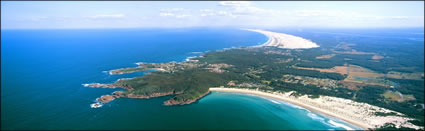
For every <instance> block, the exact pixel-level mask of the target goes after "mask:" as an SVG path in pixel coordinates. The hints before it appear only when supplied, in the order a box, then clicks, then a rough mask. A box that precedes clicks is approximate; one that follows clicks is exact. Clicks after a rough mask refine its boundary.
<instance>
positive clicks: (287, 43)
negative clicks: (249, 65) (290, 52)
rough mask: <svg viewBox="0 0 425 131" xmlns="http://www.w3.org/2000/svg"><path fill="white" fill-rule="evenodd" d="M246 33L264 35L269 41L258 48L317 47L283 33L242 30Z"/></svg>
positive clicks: (312, 43)
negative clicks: (246, 31) (251, 32)
mask: <svg viewBox="0 0 425 131" xmlns="http://www.w3.org/2000/svg"><path fill="white" fill-rule="evenodd" d="M243 30H248V31H254V32H258V33H261V34H264V35H266V36H267V37H268V38H269V40H268V41H267V42H266V43H264V44H262V45H260V46H274V47H278V48H286V49H308V48H317V47H319V45H317V44H316V43H314V42H312V41H311V40H307V39H304V38H301V37H298V36H293V35H288V34H284V33H277V32H271V31H264V30H259V29H243Z"/></svg>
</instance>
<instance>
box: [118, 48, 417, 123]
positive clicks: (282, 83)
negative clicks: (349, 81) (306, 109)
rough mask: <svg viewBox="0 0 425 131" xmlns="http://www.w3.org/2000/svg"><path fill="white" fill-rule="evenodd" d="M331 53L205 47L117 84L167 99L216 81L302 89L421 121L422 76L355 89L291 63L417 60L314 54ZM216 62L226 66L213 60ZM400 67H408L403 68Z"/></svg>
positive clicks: (373, 65)
mask: <svg viewBox="0 0 425 131" xmlns="http://www.w3.org/2000/svg"><path fill="white" fill-rule="evenodd" d="M330 53H333V52H332V51H331V50H323V49H321V48H317V49H304V50H289V49H279V48H273V47H261V48H251V47H249V48H237V49H230V50H224V51H211V52H208V53H205V54H204V55H203V57H198V58H195V59H193V60H195V61H197V62H182V63H173V64H167V63H165V64H162V65H161V66H158V65H155V64H150V65H149V66H150V67H149V68H161V69H164V70H165V71H159V72H153V73H152V74H150V75H146V76H142V77H137V78H134V79H131V80H124V81H120V82H118V83H116V84H117V85H120V86H122V87H129V88H132V89H133V90H128V91H126V92H124V94H134V95H148V96H149V95H152V94H154V93H171V94H174V95H175V96H174V97H173V98H171V100H174V101H179V102H183V101H190V100H195V99H197V98H199V97H200V96H201V95H202V94H204V93H206V92H207V91H208V88H210V87H218V86H225V87H236V88H252V89H256V88H260V89H261V90H269V91H285V92H287V91H296V93H294V94H292V95H294V96H300V95H303V94H307V95H309V97H310V98H318V96H319V95H325V96H334V97H340V98H345V99H351V100H354V101H357V102H365V103H369V104H372V105H376V106H379V107H384V108H387V109H390V110H394V111H397V112H401V113H403V114H405V115H407V116H408V117H411V118H415V119H416V120H415V121H412V122H413V123H415V124H416V125H420V126H423V125H424V124H423V123H424V117H423V115H424V109H423V107H422V106H421V104H423V103H424V94H423V92H424V80H423V79H422V80H406V79H392V78H386V77H380V78H379V79H381V81H383V82H384V83H385V84H386V85H388V84H391V85H392V84H393V83H395V84H397V86H395V88H390V87H388V86H386V87H384V86H381V85H370V84H369V85H368V84H364V83H361V84H355V85H356V88H355V89H352V88H350V89H349V88H345V87H346V86H343V83H341V81H343V80H344V79H345V78H346V75H341V74H339V73H331V72H319V71H316V70H304V69H297V68H295V66H298V67H314V68H332V67H334V66H343V65H344V64H345V63H348V64H354V65H359V66H361V67H364V68H367V69H369V70H373V71H376V72H381V73H386V72H388V71H395V70H397V71H401V69H403V68H401V67H418V64H412V65H409V64H401V63H394V62H392V59H396V58H394V56H393V58H391V59H387V58H383V59H380V62H373V61H371V57H372V56H373V55H371V54H338V53H337V54H336V55H335V56H334V57H331V58H327V59H316V57H317V56H322V55H326V54H330ZM387 53H388V52H387ZM347 58H348V59H347ZM219 64H223V65H226V66H217V65H219ZM212 65H216V66H215V67H214V66H212ZM419 66H420V65H419ZM189 67H190V68H189ZM418 68H419V67H418ZM406 69H407V68H406ZM412 69H414V70H411V69H410V68H409V70H410V71H421V70H420V69H417V68H412ZM403 71H404V72H408V70H403ZM288 75H290V76H293V77H294V78H295V77H297V79H292V78H291V79H288V78H285V77H284V76H288ZM323 82H325V84H323ZM330 82H331V84H330ZM366 82H367V81H366ZM310 83H316V84H310ZM317 83H320V84H317ZM329 85H332V86H329ZM388 90H390V91H391V92H400V93H402V94H409V95H410V94H411V95H412V96H413V97H414V98H416V99H409V100H405V101H392V100H388V98H385V96H387V97H389V96H388V95H390V94H388V93H387V94H386V95H382V94H385V92H388ZM392 95H394V94H392ZM377 115H393V114H377ZM389 128H392V126H391V125H387V126H386V127H383V128H382V129H389Z"/></svg>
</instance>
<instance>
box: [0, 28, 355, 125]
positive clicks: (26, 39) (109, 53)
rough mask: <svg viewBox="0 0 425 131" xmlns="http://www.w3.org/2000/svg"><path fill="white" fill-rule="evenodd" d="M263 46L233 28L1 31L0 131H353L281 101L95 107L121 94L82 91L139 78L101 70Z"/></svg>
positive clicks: (227, 99) (218, 99) (119, 102)
mask: <svg viewBox="0 0 425 131" xmlns="http://www.w3.org/2000/svg"><path fill="white" fill-rule="evenodd" d="M266 41H267V38H266V37H265V36H263V35H262V34H259V33H255V32H249V31H243V30H237V29H199V28H191V29H87V30H2V32H1V125H2V126H1V129H303V130H305V129H320V130H328V129H344V128H342V127H338V126H335V125H333V124H332V123H335V122H336V123H342V124H345V125H347V126H349V127H351V128H354V129H359V128H358V127H355V126H353V125H350V124H348V123H345V122H343V121H340V120H337V119H335V118H331V117H327V116H323V115H320V114H318V113H314V112H310V111H308V110H305V109H303V108H299V107H297V106H294V105H291V104H288V103H284V102H282V101H278V100H274V99H269V98H263V97H258V96H253V95H246V94H237V93H224V92H212V93H211V94H209V95H207V96H206V97H204V98H202V99H200V100H199V101H198V102H195V103H193V104H190V105H184V106H163V105H162V102H163V101H164V100H166V99H169V98H170V97H171V96H166V97H159V98H153V99H128V98H120V99H116V100H114V101H112V102H109V103H106V104H105V105H104V106H103V107H101V108H96V109H94V108H90V104H92V103H93V102H94V101H95V99H96V98H97V97H100V96H101V95H106V94H110V93H112V92H113V91H116V90H121V89H103V88H96V89H95V88H88V87H83V86H82V84H84V83H93V82H98V83H113V82H115V81H116V80H117V79H119V78H132V77H136V76H140V75H143V74H144V73H145V72H138V73H131V74H124V75H109V74H108V73H105V72H104V71H107V70H111V69H117V68H124V67H134V66H137V65H136V64H135V63H136V62H154V63H160V62H170V61H184V60H185V59H186V58H187V57H190V56H198V55H199V52H206V51H211V50H220V49H223V48H231V47H239V46H253V45H259V44H262V43H264V42H266Z"/></svg>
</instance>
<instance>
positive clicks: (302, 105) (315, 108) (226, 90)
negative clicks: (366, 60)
mask: <svg viewBox="0 0 425 131" xmlns="http://www.w3.org/2000/svg"><path fill="white" fill-rule="evenodd" d="M210 91H218V92H234V93H243V94H252V95H258V96H262V97H269V98H274V99H278V100H281V101H284V102H288V103H291V104H295V105H297V106H301V107H303V108H306V109H307V110H311V111H315V112H318V113H321V114H324V115H327V116H331V117H335V118H338V119H341V120H343V121H345V122H348V123H350V124H353V125H355V126H358V127H360V128H362V129H364V130H366V129H369V128H373V127H371V126H369V125H368V124H365V123H363V122H360V121H356V120H352V119H349V118H347V117H345V116H342V115H339V114H336V113H333V112H331V111H328V110H324V109H321V108H319V107H315V106H312V105H308V104H305V103H302V102H301V101H297V100H294V99H290V98H289V97H283V96H281V95H277V94H272V93H267V92H263V91H258V90H248V89H236V88H210Z"/></svg>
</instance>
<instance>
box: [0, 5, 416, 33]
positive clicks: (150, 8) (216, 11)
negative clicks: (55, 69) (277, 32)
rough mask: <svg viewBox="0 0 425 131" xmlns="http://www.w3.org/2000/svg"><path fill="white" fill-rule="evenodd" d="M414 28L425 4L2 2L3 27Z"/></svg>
mask: <svg viewBox="0 0 425 131" xmlns="http://www.w3.org/2000/svg"><path fill="white" fill-rule="evenodd" d="M185 27H235V28H274V27H276V28H285V27H315V28H412V27H413V28H416V27H420V28H423V27H424V1H405V2H403V1H157V2H155V1H121V2H120V1H98V2H96V1H35V2H31V1H1V28H2V29H86V28H185Z"/></svg>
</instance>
